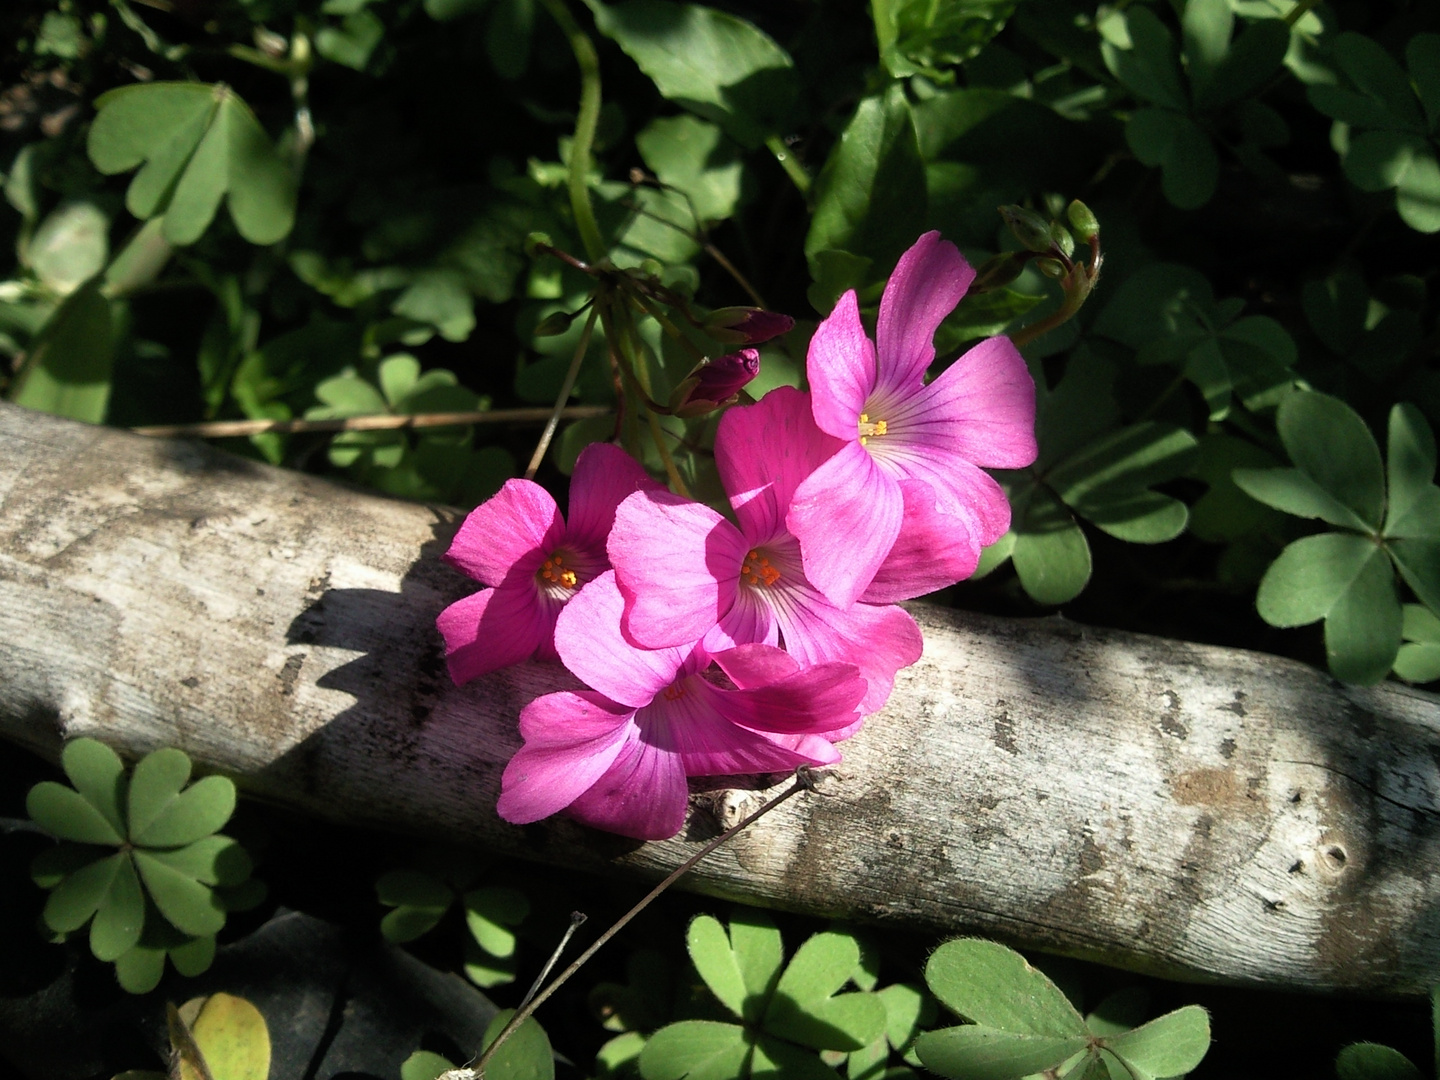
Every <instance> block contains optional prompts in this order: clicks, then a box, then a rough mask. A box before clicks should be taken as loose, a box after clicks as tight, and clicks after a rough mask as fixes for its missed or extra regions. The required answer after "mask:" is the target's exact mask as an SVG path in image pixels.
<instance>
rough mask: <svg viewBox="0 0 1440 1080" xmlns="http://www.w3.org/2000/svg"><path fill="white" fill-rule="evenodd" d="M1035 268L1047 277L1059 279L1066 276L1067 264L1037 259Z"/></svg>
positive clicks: (1054, 260) (1057, 260)
mask: <svg viewBox="0 0 1440 1080" xmlns="http://www.w3.org/2000/svg"><path fill="white" fill-rule="evenodd" d="M1035 268H1036V269H1037V270H1039V271H1040V272H1041V273H1042V274H1044V275H1045V276H1046V277H1053V278H1059V277H1063V276H1064V275H1065V264H1064V263H1062V262H1061V261H1060V260H1059V259H1036V260H1035Z"/></svg>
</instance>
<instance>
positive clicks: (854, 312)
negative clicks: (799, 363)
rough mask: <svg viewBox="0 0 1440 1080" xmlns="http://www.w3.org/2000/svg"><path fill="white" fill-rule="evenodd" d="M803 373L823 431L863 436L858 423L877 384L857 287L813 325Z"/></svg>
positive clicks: (841, 436) (872, 349)
mask: <svg viewBox="0 0 1440 1080" xmlns="http://www.w3.org/2000/svg"><path fill="white" fill-rule="evenodd" d="M805 374H806V377H807V378H808V379H809V380H810V397H811V401H810V405H811V410H812V412H813V413H814V416H815V423H817V424H819V425H820V430H822V431H825V432H828V433H829V434H831V435H834V436H835V437H836V438H838V439H845V440H847V441H849V440H853V439H856V438H859V431H858V429H857V428H856V427H855V425H856V423H857V422H858V421H859V419H860V413H861V412H862V411H863V410H864V408H865V399H866V398H867V397H869V396H870V392H871V391H872V390H874V389H875V379H876V372H875V346H874V345H872V344H871V342H870V339H869V338H868V337H866V335H865V327H864V326H862V325H861V323H860V305H859V303H858V302H857V301H856V299H855V290H854V289H851V290H850V291H849V292H847V293H845V295H844V296H842V297H840V299H839V300H837V301H835V310H833V311H832V312H830V315H829V317H828V318H827V319H826V320H825V321H824V322H822V323H821V324H820V325H819V326H818V327H816V328H815V336H814V337H812V338H811V339H810V352H809V354H808V355H807V356H806V359H805Z"/></svg>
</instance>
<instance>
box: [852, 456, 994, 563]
mask: <svg viewBox="0 0 1440 1080" xmlns="http://www.w3.org/2000/svg"><path fill="white" fill-rule="evenodd" d="M885 449H886V451H887V452H886V453H885V455H884V456H883V457H881V456H880V455H876V457H877V460H878V461H879V464H880V466H881V468H882V469H883V470H884V471H885V472H886V473H887V474H888V475H890V476H892V477H895V478H896V482H897V483H903V482H904V480H912V481H916V480H918V481H921V482H923V483H925V484H928V485H929V486H930V488H931V490H932V491H933V492H934V498H935V507H936V509H938V510H939V511H940V512H941V513H944V514H952V515H954V516H956V517H960V518H965V519H966V520H969V521H972V522H973V523H974V539H975V540H976V541H977V542H978V543H979V544H980V545H981V546H982V547H983V546H984V545H986V544H993V543H994V542H995V541H996V540H998V539H1000V537H1002V536H1004V535H1005V531H1006V530H1007V529H1009V528H1010V500H1009V498H1008V497H1006V495H1005V492H1004V490H1003V489H1002V488H1001V487H1000V485H999V484H998V483H996V482H995V478H994V477H992V476H991V475H990V474H989V473H987V472H985V471H984V470H983V469H981V468H980V467H979V466H977V465H972V464H971V463H970V462H969V461H967V460H965V459H964V458H962V457H961V456H960V455H958V454H955V453H952V452H951V451H949V450H945V449H941V448H939V447H929V448H926V447H918V446H901V445H898V444H891V445H889V446H887V447H886V448H885ZM876 572H877V574H878V572H879V571H878V570H877V571H876Z"/></svg>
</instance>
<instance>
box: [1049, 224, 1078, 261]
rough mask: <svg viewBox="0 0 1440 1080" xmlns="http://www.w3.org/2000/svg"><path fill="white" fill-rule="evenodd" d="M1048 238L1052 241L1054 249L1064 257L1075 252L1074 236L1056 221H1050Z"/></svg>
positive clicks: (1068, 256)
mask: <svg viewBox="0 0 1440 1080" xmlns="http://www.w3.org/2000/svg"><path fill="white" fill-rule="evenodd" d="M1050 239H1051V240H1052V241H1053V242H1054V244H1055V247H1056V249H1057V250H1058V251H1059V252H1060V254H1062V255H1064V256H1065V258H1067V259H1068V258H1070V256H1071V255H1074V254H1075V237H1073V236H1071V235H1070V230H1069V229H1067V228H1065V226H1064V225H1061V224H1060V222H1058V221H1052V222H1051V223H1050Z"/></svg>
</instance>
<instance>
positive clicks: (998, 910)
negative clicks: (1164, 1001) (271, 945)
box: [0, 405, 1440, 995]
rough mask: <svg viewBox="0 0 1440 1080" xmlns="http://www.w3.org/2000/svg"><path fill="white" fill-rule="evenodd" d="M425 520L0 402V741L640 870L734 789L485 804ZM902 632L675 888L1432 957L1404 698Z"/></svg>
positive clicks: (1304, 959)
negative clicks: (72, 746)
mask: <svg viewBox="0 0 1440 1080" xmlns="http://www.w3.org/2000/svg"><path fill="white" fill-rule="evenodd" d="M457 524H458V514H457V513H456V512H455V511H453V510H449V509H445V508H441V507H429V506H421V505H416V504H412V503H405V502H399V501H395V500H390V499H384V498H379V497H376V496H374V495H371V494H366V493H362V492H359V491H355V490H351V489H349V488H346V487H343V486H340V485H337V484H333V483H328V482H325V481H322V480H319V479H316V478H313V477H307V476H304V475H300V474H296V473H290V472H286V471H283V470H279V469H271V468H267V467H264V466H261V465H256V464H254V463H252V462H249V461H245V460H242V459H239V458H235V457H232V456H229V455H226V454H224V453H221V452H219V451H216V450H213V449H210V448H208V447H205V446H202V445H197V444H191V443H184V442H178V441H166V440H151V439H144V438H141V437H138V436H134V435H130V434H127V433H123V432H119V431H114V430H109V429H104V428H96V427H88V426H85V425H80V424H75V423H70V422H68V421H63V420H57V419H55V418H52V417H47V416H43V415H40V414H37V413H32V412H27V411H25V410H22V409H18V408H16V407H13V406H9V405H0V734H3V735H4V736H6V737H7V738H9V739H11V740H13V741H16V742H19V743H21V744H23V745H26V746H29V747H31V748H33V749H35V750H37V751H39V752H40V753H43V754H45V755H47V756H49V757H51V758H54V757H56V756H57V755H58V753H59V749H60V747H61V745H62V742H63V740H64V739H67V738H73V737H77V736H81V735H89V736H94V737H96V738H100V739H103V740H104V741H106V742H108V743H109V744H111V745H112V746H115V747H116V748H117V749H119V750H121V751H122V752H124V753H126V754H129V755H132V756H134V755H139V754H142V753H144V752H146V751H149V750H151V749H153V748H155V747H159V746H178V747H180V748H181V749H183V750H185V751H186V752H187V753H189V754H190V755H191V756H192V757H194V758H195V759H196V760H197V761H198V762H200V763H202V764H203V766H204V767H206V768H209V769H216V770H222V771H224V772H227V773H229V774H231V775H233V776H235V777H236V778H237V780H238V781H239V782H240V784H241V785H242V787H243V788H244V789H245V790H246V791H247V792H248V793H250V794H251V795H253V796H256V797H259V798H263V799H267V800H271V801H273V802H276V803H280V804H283V805H285V806H288V807H292V808H294V809H296V810H301V811H305V812H307V813H312V814H317V815H321V816H324V817H326V818H331V819H335V820H340V821H345V822H350V823H353V824H357V825H366V826H375V827H379V828H384V829H392V830H402V831H406V832H412V833H416V834H421V835H425V836H430V837H437V838H444V839H447V840H451V841H460V842H466V843H473V844H476V845H481V846H484V847H486V848H488V849H491V850H494V851H497V852H501V853H504V854H508V855H513V856H518V857H522V858H526V859H533V860H540V861H543V862H547V863H552V864H558V865H564V866H571V867H575V868H577V869H584V870H606V871H610V872H628V873H633V874H635V875H637V876H641V877H647V878H649V877H655V876H658V875H659V874H661V873H663V872H665V871H667V870H668V869H670V868H672V867H674V866H675V865H677V864H678V863H679V862H680V861H681V860H682V859H684V858H685V857H686V855H687V854H689V853H690V852H692V851H694V850H695V848H696V845H697V844H698V843H700V842H702V841H703V840H704V839H706V838H708V837H709V836H711V835H713V834H714V832H715V830H716V827H717V824H719V823H724V822H728V821H730V820H733V819H735V818H736V817H738V816H739V815H740V814H742V813H744V812H745V811H746V809H747V808H748V807H750V806H753V805H755V804H756V802H757V801H758V800H759V799H760V798H761V797H762V794H761V792H759V791H758V790H717V791H710V792H707V793H701V794H697V795H695V796H694V797H693V799H692V803H693V806H692V814H691V818H690V822H689V825H688V827H687V830H686V832H685V833H683V834H682V835H681V836H680V837H677V838H676V839H674V840H671V841H667V842H664V843H652V844H636V843H634V842H630V841H625V840H622V839H620V838H616V837H612V836H608V835H605V834H601V833H595V832H592V831H589V830H587V829H584V828H582V827H580V826H578V825H576V824H574V823H571V822H567V821H564V820H552V821H549V822H544V823H541V824H538V825H533V826H527V827H524V828H518V827H515V826H511V825H508V824H506V823H504V822H502V821H500V820H499V819H498V818H497V817H496V816H495V813H494V804H495V798H496V795H497V792H498V788H499V776H500V771H501V769H502V768H503V765H504V762H505V761H506V760H507V759H508V757H509V755H510V754H511V753H512V752H513V750H514V749H515V748H516V747H517V746H518V744H519V740H518V737H517V735H516V733H515V718H516V715H517V714H518V711H519V709H520V707H521V706H522V705H523V704H524V703H525V702H526V701H527V700H529V698H530V697H531V696H532V695H534V694H536V693H540V692H545V691H547V690H550V689H553V688H555V687H556V686H558V685H569V683H568V681H567V680H568V676H566V675H565V673H564V672H563V671H562V670H560V669H558V668H556V667H553V666H548V665H531V666H526V667H521V668H514V669H510V670H508V671H504V672H500V673H497V674H496V675H494V676H491V677H489V678H486V679H484V680H481V681H478V682H476V683H473V684H470V685H468V686H466V687H463V688H456V687H454V686H452V685H451V684H450V682H449V679H448V678H447V677H446V674H445V670H444V665H443V662H442V660H441V654H440V649H439V641H438V638H437V636H436V634H435V631H434V617H435V614H436V613H437V612H438V611H440V610H441V608H443V607H444V606H445V605H446V604H447V603H449V602H451V601H453V600H454V599H456V598H457V597H459V596H462V595H464V594H465V593H467V592H468V591H469V590H470V589H471V588H472V587H473V583H470V582H468V581H467V580H466V579H464V578H463V577H461V576H460V575H459V574H458V573H456V572H454V571H452V570H450V569H449V568H448V567H446V566H444V565H443V564H442V563H441V562H440V561H439V559H438V556H439V554H440V552H441V551H443V550H444V548H445V546H446V544H447V543H448V540H449V537H450V535H451V534H452V533H453V531H454V529H455V527H456V525H457ZM911 610H912V611H913V612H914V614H915V616H916V618H917V619H918V620H919V621H920V623H921V626H922V628H923V630H924V633H925V643H926V644H925V655H924V657H923V658H922V660H921V661H920V663H918V664H916V665H915V666H914V667H912V668H910V669H908V670H907V671H905V672H902V673H901V676H900V679H899V681H898V683H897V686H896V690H895V694H894V696H893V698H892V700H891V703H890V705H889V706H888V707H887V708H886V709H885V710H884V711H883V712H881V713H880V714H878V715H876V716H874V717H872V718H871V719H870V720H869V721H868V722H867V724H866V726H865V729H864V730H863V731H862V732H861V733H860V734H859V735H857V736H856V737H855V738H853V739H852V740H850V741H849V742H848V743H846V744H844V746H843V750H844V752H845V761H844V763H843V764H842V765H840V766H838V767H837V768H836V769H835V770H834V773H833V776H832V777H831V778H830V779H829V780H827V781H826V782H825V784H824V785H823V790H824V794H823V795H807V796H804V797H801V798H798V799H793V800H791V801H790V802H789V803H787V804H786V805H785V806H784V807H783V808H782V809H781V810H780V811H778V812H777V813H775V814H772V815H771V816H770V817H768V818H767V819H765V820H764V821H763V822H761V823H760V824H759V825H757V826H756V827H754V828H753V829H751V830H749V831H748V832H746V833H744V834H742V835H741V836H739V837H738V838H737V839H736V840H735V841H734V842H733V843H732V844H731V845H729V846H728V847H727V848H725V849H722V850H721V851H720V852H718V853H717V854H716V855H714V856H712V857H711V858H710V859H708V860H706V862H705V863H703V864H702V865H701V866H700V868H699V869H698V870H697V871H696V872H695V874H694V875H693V877H692V878H691V879H690V881H691V885H690V887H692V888H695V889H699V890H702V891H705V892H708V893H712V894H715V895H718V896H725V897H733V898H737V899H742V900H746V901H750V902H753V903H759V904H766V905H772V906H776V907H782V908H788V909H793V910H797V911H805V912H810V913H813V914H823V915H838V916H846V917H851V918H856V919H860V920H867V921H878V922H880V923H882V924H884V923H890V924H903V925H906V926H910V927H919V928H923V929H927V930H930V931H934V932H936V933H937V934H939V933H953V932H960V931H964V932H970V933H981V934H986V935H990V936H995V937H999V938H1002V939H1005V940H1008V941H1011V942H1013V943H1017V944H1023V945H1027V946H1031V947H1035V948H1040V949H1046V950H1051V951H1057V952H1063V953H1069V954H1072V955H1080V956H1085V957H1089V958H1094V959H1100V960H1103V961H1106V962H1108V963H1112V964H1118V965H1123V966H1128V967H1132V968H1136V969H1141V970H1147V971H1153V972H1157V973H1162V974H1165V975H1169V976H1179V977H1183V978H1194V979H1207V980H1222V981H1229V982H1236V983H1253V984H1270V985H1283V986H1288V987H1297V988H1306V989H1313V990H1343V991H1347V992H1363V993H1376V994H1386V995H1411V994H1417V993H1422V992H1424V991H1426V990H1427V989H1428V987H1429V986H1430V985H1431V983H1433V982H1434V981H1435V980H1436V977H1437V976H1436V973H1437V972H1440V699H1437V698H1436V697H1434V696H1432V695H1427V694H1424V693H1421V692H1419V691H1415V690H1410V689H1407V688H1405V687H1403V686H1400V685H1397V684H1393V683H1391V684H1383V685H1381V686H1378V687H1374V688H1370V689H1357V688H1353V687H1346V686H1343V685H1341V684H1339V683H1336V682H1335V681H1333V680H1332V679H1330V678H1329V677H1328V676H1327V675H1325V674H1324V673H1321V672H1319V671H1315V670H1313V669H1311V668H1308V667H1306V666H1304V665H1301V664H1297V663H1294V662H1291V661H1288V660H1282V659H1278V658H1275V657H1270V656H1264V655H1260V654H1256V653H1250V652H1243V651H1239V650H1233V649H1222V648H1214V647H1209V646H1200V645H1193V644H1187V643H1184V642H1177V641H1168V640H1162V639H1158V638H1151V637H1145V636H1141V635H1135V634H1127V633H1119V632H1113V631H1106V630H1095V629H1091V628H1087V627H1083V626H1080V625H1077V624H1074V623H1070V622H1066V621H1065V620H1063V619H1059V618H1054V619H1045V620H1034V621H1018V620H1002V619H995V618H988V617H981V616H977V615H969V614H965V613H963V612H956V611H949V610H943V609H939V608H934V607H929V606H926V605H923V604H916V605H913V606H912V608H911Z"/></svg>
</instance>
